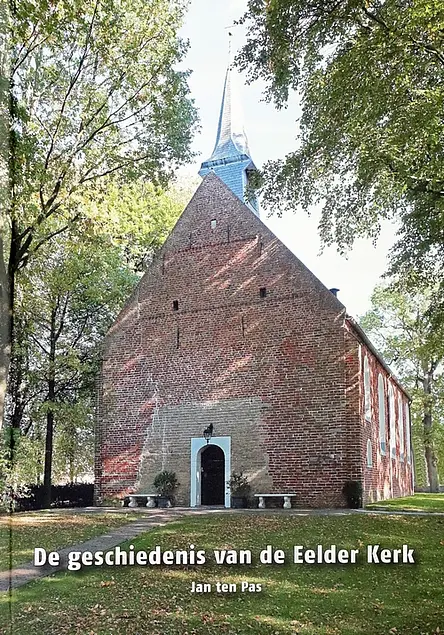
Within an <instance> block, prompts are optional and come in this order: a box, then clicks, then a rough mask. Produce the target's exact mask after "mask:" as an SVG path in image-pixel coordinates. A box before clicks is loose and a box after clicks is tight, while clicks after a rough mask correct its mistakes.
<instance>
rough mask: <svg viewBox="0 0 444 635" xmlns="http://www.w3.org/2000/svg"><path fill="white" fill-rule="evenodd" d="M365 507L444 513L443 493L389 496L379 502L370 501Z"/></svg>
mask: <svg viewBox="0 0 444 635" xmlns="http://www.w3.org/2000/svg"><path fill="white" fill-rule="evenodd" d="M366 507H367V509H390V510H395V509H396V510H398V511H411V512H413V511H417V512H443V513H444V494H415V495H414V496H403V497H402V498H391V499H390V500H386V501H380V502H379V503H372V504H371V505H367V506H366Z"/></svg>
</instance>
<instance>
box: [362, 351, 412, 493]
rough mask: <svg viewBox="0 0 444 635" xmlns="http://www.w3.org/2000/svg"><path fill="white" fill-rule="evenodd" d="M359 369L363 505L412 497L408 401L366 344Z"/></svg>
mask: <svg viewBox="0 0 444 635" xmlns="http://www.w3.org/2000/svg"><path fill="white" fill-rule="evenodd" d="M366 359H367V361H366ZM366 365H368V366H367V377H368V379H366ZM360 367H361V399H360V409H361V425H362V428H363V437H362V441H363V444H362V470H363V484H364V490H365V500H364V502H369V503H370V502H374V501H378V500H384V499H387V498H396V497H398V496H407V495H410V494H413V491H414V490H413V461H412V453H411V429H410V413H409V398H408V396H407V395H406V393H405V392H404V391H403V390H402V389H401V388H400V386H399V384H398V383H397V382H396V381H395V380H394V378H393V376H391V375H390V374H389V373H388V371H387V370H386V369H385V368H384V366H383V365H382V364H381V363H380V361H379V360H378V359H377V357H376V356H375V355H374V354H373V353H372V352H371V351H370V350H369V349H368V347H367V346H365V344H362V346H361V351H360ZM366 382H368V385H369V388H367V397H366V388H365V384H366Z"/></svg>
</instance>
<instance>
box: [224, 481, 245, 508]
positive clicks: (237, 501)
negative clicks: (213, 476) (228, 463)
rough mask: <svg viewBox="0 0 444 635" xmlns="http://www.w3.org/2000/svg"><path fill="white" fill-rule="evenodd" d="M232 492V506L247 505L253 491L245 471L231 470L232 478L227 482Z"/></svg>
mask: <svg viewBox="0 0 444 635" xmlns="http://www.w3.org/2000/svg"><path fill="white" fill-rule="evenodd" d="M227 485H228V487H229V488H230V492H231V507H234V508H237V509H238V508H241V507H246V506H247V499H248V497H249V495H250V492H251V485H250V483H249V481H248V478H247V477H246V476H244V474H243V472H231V478H230V480H229V481H228V482H227Z"/></svg>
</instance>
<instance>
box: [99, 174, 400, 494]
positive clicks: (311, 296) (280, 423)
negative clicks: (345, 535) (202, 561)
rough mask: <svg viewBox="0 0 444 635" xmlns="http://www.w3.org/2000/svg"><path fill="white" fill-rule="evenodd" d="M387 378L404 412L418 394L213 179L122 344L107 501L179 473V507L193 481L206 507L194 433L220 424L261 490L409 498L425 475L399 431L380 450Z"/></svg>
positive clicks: (108, 361)
mask: <svg viewBox="0 0 444 635" xmlns="http://www.w3.org/2000/svg"><path fill="white" fill-rule="evenodd" d="M214 221H215V222H214ZM261 289H262V290H264V289H265V291H261ZM366 351H367V354H368V356H369V361H370V367H371V381H372V390H371V395H372V420H371V421H369V422H367V421H365V417H364V405H363V399H364V397H363V394H364V388H363V357H364V354H365V353H366ZM378 372H382V373H383V374H384V381H385V382H391V383H393V385H394V390H395V393H396V398H395V402H396V403H395V412H396V413H397V412H398V411H397V408H398V396H397V395H398V394H400V395H401V399H402V403H403V404H406V403H407V396H406V395H405V393H404V391H402V389H401V388H400V387H399V386H398V384H397V383H395V382H394V380H392V379H389V377H388V372H387V370H386V367H385V366H382V365H381V364H380V362H379V360H378V358H377V357H375V356H374V355H373V354H372V353H371V352H370V350H369V349H367V348H366V346H365V343H364V342H363V341H362V338H360V334H359V332H358V331H357V330H356V329H355V327H354V325H353V323H352V322H351V321H350V320H349V319H348V318H347V316H346V312H345V308H344V306H343V305H342V304H341V303H340V302H339V301H338V299H337V298H336V297H335V296H334V295H333V294H332V293H331V292H330V291H329V290H328V289H326V288H325V287H324V286H323V285H322V284H321V283H320V281H319V280H318V279H317V278H316V277H315V276H314V275H313V274H312V273H311V272H310V271H309V270H308V269H307V268H306V267H305V266H304V265H303V264H302V263H301V262H300V261H299V260H298V259H297V258H296V257H295V256H294V255H293V254H292V253H291V252H290V251H289V250H288V249H287V248H286V247H285V246H284V245H283V244H282V243H281V242H280V241H279V240H278V239H277V238H276V237H275V236H274V235H273V234H272V233H271V232H270V230H269V229H268V228H267V227H266V226H265V225H264V224H263V223H262V222H261V221H260V220H259V218H258V217H257V216H256V215H255V214H254V213H253V211H251V210H250V209H249V208H248V207H246V206H245V205H244V204H243V203H242V202H241V201H240V200H239V199H238V198H237V197H236V196H235V195H234V194H233V193H232V192H231V191H230V190H229V189H228V188H227V186H226V185H225V184H224V183H223V182H222V181H220V179H219V178H218V177H217V176H215V175H214V174H213V173H210V174H208V176H206V177H205V179H204V181H203V183H202V184H201V186H200V187H199V189H198V190H197V192H196V194H195V195H194V197H193V199H192V201H191V202H190V204H189V205H188V207H187V208H186V210H185V211H184V212H183V214H182V216H181V217H180V219H179V220H178V222H177V224H176V226H175V228H174V229H173V231H172V233H171V235H170V236H169V238H168V239H167V241H166V242H165V244H164V246H163V248H162V249H161V251H160V253H159V254H158V256H157V258H156V260H155V261H154V262H153V263H152V265H151V267H150V269H149V271H148V272H147V273H146V274H145V275H144V276H143V278H142V279H141V281H140V283H139V285H138V287H137V288H136V290H135V292H134V293H133V295H132V297H131V298H130V299H129V301H128V302H127V304H126V306H125V308H124V309H123V311H122V312H121V313H120V315H119V317H118V319H117V321H116V323H115V324H114V326H113V327H112V328H111V330H110V332H109V333H108V335H107V338H106V341H105V346H104V353H103V371H102V377H101V381H100V387H99V400H98V419H97V454H96V498H97V500H98V501H101V500H105V499H110V498H113V497H117V496H120V495H123V494H124V493H128V492H130V491H140V492H142V493H143V492H148V490H149V491H152V482H153V479H154V477H155V475H156V474H157V473H158V472H160V471H161V470H163V469H169V470H173V471H175V472H176V474H177V476H178V479H179V481H180V484H181V485H180V487H179V490H178V494H177V501H178V503H181V504H184V505H189V504H190V500H191V502H193V500H192V499H191V498H190V496H192V489H193V486H192V482H194V488H195V489H196V488H197V494H196V495H197V499H195V500H194V502H193V504H199V491H198V490H199V478H200V477H199V475H197V473H195V470H196V469H198V467H197V468H196V467H195V464H194V463H193V461H195V460H196V456H193V452H192V439H194V440H195V441H194V443H198V440H199V439H201V438H202V433H203V429H204V428H205V427H207V426H208V425H209V424H210V423H212V424H213V429H214V431H213V436H214V437H217V438H221V439H229V440H230V448H231V449H230V456H229V457H228V456H226V465H228V464H229V465H230V469H231V470H236V471H239V470H243V471H244V472H245V473H246V474H247V475H248V476H249V477H250V480H251V483H252V486H253V492H256V493H260V492H270V493H271V492H280V491H284V490H287V491H291V492H295V493H296V499H295V502H296V503H297V504H299V505H308V506H341V505H343V504H344V499H343V496H342V494H341V489H342V486H343V484H344V482H345V481H346V480H348V479H350V478H353V479H359V480H362V482H363V484H364V486H365V492H366V494H365V495H366V500H371V499H376V498H383V497H387V494H388V495H393V496H398V495H400V494H404V493H409V492H410V491H412V488H411V468H412V466H411V463H409V462H408V461H407V459H406V458H405V460H404V462H401V460H400V457H399V439H398V440H397V452H398V454H397V458H396V459H391V458H390V456H389V455H388V451H389V444H388V439H389V436H388V434H389V424H388V423H387V426H386V432H387V455H386V456H385V457H384V456H381V455H380V450H379V445H378V440H379V436H378V434H379V432H378V430H379V427H378V419H377V413H378V403H377V401H378V398H377V388H376V389H375V385H374V382H375V381H376V382H377V373H378ZM387 412H388V408H387ZM397 416H398V415H397V414H396V417H397ZM404 417H405V413H404ZM396 423H398V422H396ZM396 429H397V428H396ZM406 430H407V424H406V422H405V419H404V431H406ZM368 439H370V440H371V442H372V453H373V467H372V468H368V467H367V441H368ZM405 447H407V446H406V443H405ZM200 452H202V450H201V451H200ZM200 457H201V454H199V456H198V457H197V459H198V461H199V460H200ZM227 461H229V463H227ZM199 465H200V463H199V462H198V463H197V466H199ZM193 466H194V467H193ZM193 470H194V471H193ZM193 479H195V481H193ZM387 479H389V481H387ZM387 482H389V484H390V491H389V490H388V489H387ZM384 488H385V489H384Z"/></svg>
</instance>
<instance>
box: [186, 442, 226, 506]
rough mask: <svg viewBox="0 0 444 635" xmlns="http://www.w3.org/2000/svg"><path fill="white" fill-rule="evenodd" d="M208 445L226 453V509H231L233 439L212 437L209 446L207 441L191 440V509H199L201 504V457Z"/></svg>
mask: <svg viewBox="0 0 444 635" xmlns="http://www.w3.org/2000/svg"><path fill="white" fill-rule="evenodd" d="M208 445H217V446H218V447H219V448H221V450H222V451H223V453H224V458H225V476H224V479H225V507H228V508H229V507H230V489H229V487H228V485H227V481H229V480H230V474H231V437H212V438H211V439H210V442H209V443H208V444H207V441H206V439H204V438H203V437H197V438H193V439H191V496H190V507H197V506H199V505H200V504H201V502H200V497H201V491H200V488H201V471H200V468H201V456H202V451H203V450H204V449H205V448H206V447H208Z"/></svg>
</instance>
